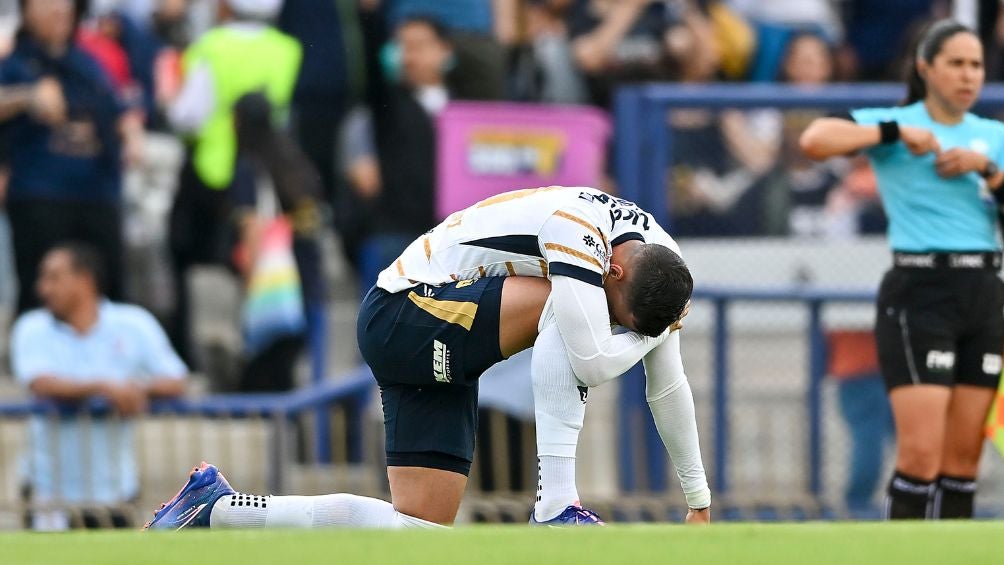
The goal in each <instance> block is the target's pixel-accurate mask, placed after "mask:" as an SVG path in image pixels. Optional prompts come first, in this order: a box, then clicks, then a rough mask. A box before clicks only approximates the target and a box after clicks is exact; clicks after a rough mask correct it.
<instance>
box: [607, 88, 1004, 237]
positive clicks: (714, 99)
mask: <svg viewBox="0 0 1004 565" xmlns="http://www.w3.org/2000/svg"><path fill="white" fill-rule="evenodd" d="M905 94H906V90H905V87H904V86H903V85H900V84H832V85H826V86H824V87H820V88H812V89H807V88H799V87H795V86H790V85H779V84H707V85H679V84H648V85H641V86H633V87H626V88H622V89H620V90H618V91H617V95H616V98H615V100H614V113H615V116H614V120H615V125H614V128H615V129H614V135H615V138H616V140H617V142H616V143H615V144H614V165H615V172H616V175H617V184H618V189H619V191H620V194H621V196H623V197H624V198H626V199H628V200H631V201H633V202H636V203H637V204H638V205H639V206H641V207H642V208H644V209H645V210H647V211H649V212H651V213H652V214H653V215H654V216H655V219H656V221H657V222H659V224H660V225H662V226H663V227H666V228H667V229H670V233H672V230H671V227H672V226H671V222H670V215H669V210H670V208H669V205H668V203H667V201H666V190H665V187H666V174H667V172H668V171H669V168H670V166H671V165H672V158H673V157H672V155H673V132H672V130H671V129H670V128H669V127H668V123H667V120H666V114H667V112H669V111H670V110H672V109H673V108H707V109H713V110H720V109H725V108H778V109H792V108H808V109H819V110H848V109H850V108H862V107H866V106H891V105H895V104H897V103H898V101H900V100H901V99H902V98H903V97H904V95H905ZM1002 107H1004V84H989V85H987V86H986V87H985V88H984V90H983V94H982V96H981V98H980V103H979V104H978V105H977V107H976V109H977V110H978V111H985V110H993V109H1000V108H1002Z"/></svg>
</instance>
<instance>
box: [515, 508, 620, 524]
mask: <svg viewBox="0 0 1004 565" xmlns="http://www.w3.org/2000/svg"><path fill="white" fill-rule="evenodd" d="M530 525H531V526H551V527H552V528H559V527H562V526H606V525H607V524H606V522H604V521H603V520H602V519H601V518H600V517H599V516H597V515H596V513H595V512H593V511H592V510H588V509H586V508H583V507H581V506H575V505H572V506H569V507H567V508H565V509H564V510H562V511H561V514H558V515H557V516H555V517H554V518H551V519H550V520H545V521H543V522H538V521H537V517H536V516H535V515H534V513H533V512H530Z"/></svg>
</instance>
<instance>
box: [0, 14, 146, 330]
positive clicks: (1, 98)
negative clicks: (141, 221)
mask: <svg viewBox="0 0 1004 565" xmlns="http://www.w3.org/2000/svg"><path fill="white" fill-rule="evenodd" d="M82 5H83V2H82V1H81V0H77V1H76V2H74V1H73V0H20V6H21V14H22V16H23V18H22V25H21V29H20V30H19V31H18V33H17V38H16V43H15V47H14V51H13V53H11V55H10V56H9V57H7V58H6V59H4V60H3V62H2V63H0V124H3V125H4V126H5V127H4V128H3V130H2V133H3V137H4V138H5V139H6V141H7V142H8V143H9V149H10V150H9V152H8V155H7V157H8V161H9V166H10V183H9V189H8V194H7V210H8V214H9V217H10V221H11V232H12V236H13V242H14V255H15V261H16V264H17V272H18V283H19V286H20V288H21V289H22V291H21V293H20V294H19V298H18V311H19V312H24V311H25V310H28V309H30V308H33V307H35V306H36V305H37V304H38V302H37V300H36V297H35V296H34V294H33V293H32V292H31V291H30V289H31V288H32V285H33V284H34V281H35V279H36V278H37V277H36V273H37V268H38V265H39V263H40V262H41V259H42V256H43V255H44V254H45V252H46V251H48V249H49V248H50V247H52V245H53V244H55V243H57V242H59V241H64V240H68V239H73V240H82V241H86V242H88V243H91V244H92V245H94V246H96V247H99V248H100V249H102V250H103V251H105V253H106V254H107V261H108V271H109V276H108V288H107V291H108V293H109V296H110V297H111V298H113V299H118V298H121V296H122V287H123V274H122V267H121V256H122V246H123V243H122V218H121V214H122V212H121V198H122V197H121V175H122V162H123V155H124V156H125V157H126V159H125V160H126V161H127V162H132V163H135V162H137V161H139V159H140V156H141V155H142V147H143V135H142V134H143V129H142V122H141V121H140V120H138V119H136V116H135V115H133V114H130V113H127V112H124V108H123V106H122V105H121V104H120V103H119V100H118V98H117V97H116V92H115V89H114V88H113V86H112V84H111V82H110V81H109V79H108V77H107V76H106V74H105V73H104V72H103V71H102V69H101V67H100V66H99V65H98V63H97V62H96V61H95V60H94V59H93V58H92V57H91V56H90V55H88V54H86V53H85V52H84V51H83V50H81V49H80V48H78V47H77V46H76V45H75V44H74V42H73V37H74V33H75V30H76V27H77V22H78V19H79V16H80V12H79V8H80V7H81V6H82Z"/></svg>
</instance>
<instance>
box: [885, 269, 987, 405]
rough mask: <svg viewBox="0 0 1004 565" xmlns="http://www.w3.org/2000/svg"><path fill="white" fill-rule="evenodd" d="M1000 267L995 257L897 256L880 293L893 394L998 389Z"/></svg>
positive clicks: (888, 381) (889, 384)
mask: <svg viewBox="0 0 1004 565" xmlns="http://www.w3.org/2000/svg"><path fill="white" fill-rule="evenodd" d="M980 256H982V257H983V258H984V259H983V260H982V263H981V262H980V261H978V260H976V258H977V257H980ZM999 267H1000V255H999V254H992V253H951V254H949V253H937V254H934V253H929V254H904V253H897V254H896V255H895V266H894V267H893V268H892V269H891V270H890V271H889V272H887V273H886V274H885V277H884V278H883V279H882V285H881V287H880V289H879V295H878V304H877V306H878V308H877V310H878V311H877V319H876V323H875V337H876V340H877V342H878V353H879V365H880V367H881V369H882V375H883V378H884V379H885V383H886V388H888V389H890V390H891V389H893V388H895V387H898V386H904V385H916V384H933V385H942V386H954V385H956V384H966V385H973V386H979V387H986V388H997V385H998V383H999V381H1000V374H1001V351H1002V347H1004V313H1002V312H1004V283H1002V282H1001V280H1000V278H999V277H998V276H997V271H998V270H999Z"/></svg>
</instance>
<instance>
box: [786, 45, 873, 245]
mask: <svg viewBox="0 0 1004 565" xmlns="http://www.w3.org/2000/svg"><path fill="white" fill-rule="evenodd" d="M833 68H834V58H833V54H832V52H831V50H830V47H829V45H827V44H826V43H825V42H824V41H823V40H822V38H820V37H819V36H817V35H815V34H801V35H797V36H795V37H794V38H793V39H792V40H791V43H790V44H789V45H788V51H787V54H786V56H785V60H784V65H783V66H782V75H781V77H780V78H781V80H783V81H784V82H787V83H790V84H794V85H798V86H801V87H805V88H807V89H812V88H818V87H820V86H821V85H825V84H827V83H828V82H829V81H830V80H831V78H832V76H833ZM822 115H823V113H822V112H819V111H815V110H794V111H788V112H785V113H784V118H783V124H784V125H783V128H784V129H783V133H782V148H781V164H782V165H783V166H782V167H780V170H781V171H782V172H781V174H779V175H778V180H779V181H780V183H779V184H780V185H779V186H778V187H777V188H778V189H779V191H780V192H781V194H780V195H778V197H777V198H772V199H771V201H772V202H774V203H776V205H775V206H774V207H773V208H774V209H775V210H778V211H781V210H784V211H786V212H787V213H786V216H787V218H786V220H787V230H785V232H786V233H790V234H792V235H797V236H811V237H829V238H847V237H854V236H857V235H859V234H863V233H881V232H883V231H884V230H885V225H886V222H885V215H884V214H883V212H882V206H881V204H880V202H879V198H878V187H877V185H876V181H875V174H874V173H873V172H872V170H871V165H870V164H869V163H868V159H867V158H865V157H864V156H855V157H852V158H837V159H828V160H826V161H825V162H818V161H811V160H809V159H807V158H806V157H805V155H804V154H803V153H802V151H801V149H800V148H799V146H798V138H799V136H800V135H801V134H802V132H803V131H805V128H806V127H808V125H809V122H811V121H812V120H814V119H815V118H818V117H820V116H822ZM781 202H786V203H787V206H783V205H781Z"/></svg>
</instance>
